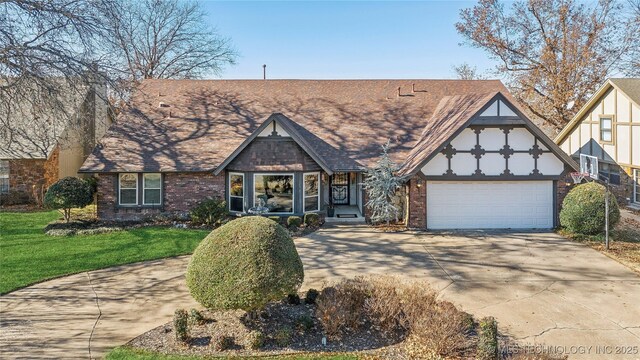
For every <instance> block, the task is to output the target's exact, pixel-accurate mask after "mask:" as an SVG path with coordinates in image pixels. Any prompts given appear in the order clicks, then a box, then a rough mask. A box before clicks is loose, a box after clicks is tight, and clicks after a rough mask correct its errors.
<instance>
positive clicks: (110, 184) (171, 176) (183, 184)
mask: <svg viewBox="0 0 640 360" xmlns="http://www.w3.org/2000/svg"><path fill="white" fill-rule="evenodd" d="M225 177H226V174H220V175H218V176H214V175H213V174H211V173H165V174H163V179H162V184H163V193H162V194H163V196H162V198H163V200H162V201H163V205H162V206H159V207H158V206H155V207H150V206H141V205H139V206H126V207H124V206H118V198H117V193H116V191H117V182H118V175H117V174H99V175H98V201H97V204H98V217H99V218H100V219H102V220H141V219H144V218H147V217H151V216H153V215H157V214H161V213H162V214H166V213H169V214H173V215H186V214H187V213H188V212H189V210H191V209H192V208H193V207H194V206H196V205H197V204H198V203H199V202H201V201H202V200H203V199H205V198H207V197H221V198H224V196H225ZM139 191H142V189H139Z"/></svg>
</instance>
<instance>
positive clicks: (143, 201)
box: [142, 173, 162, 206]
mask: <svg viewBox="0 0 640 360" xmlns="http://www.w3.org/2000/svg"><path fill="white" fill-rule="evenodd" d="M145 175H160V187H159V188H148V189H147V184H146V183H145V179H144V177H145ZM145 190H160V202H159V203H157V204H147V199H146V194H145ZM142 205H145V206H154V205H155V206H160V205H162V174H161V173H143V174H142Z"/></svg>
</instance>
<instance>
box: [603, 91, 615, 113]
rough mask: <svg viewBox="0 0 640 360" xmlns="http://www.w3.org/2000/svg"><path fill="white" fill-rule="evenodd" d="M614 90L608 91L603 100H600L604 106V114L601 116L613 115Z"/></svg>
mask: <svg viewBox="0 0 640 360" xmlns="http://www.w3.org/2000/svg"><path fill="white" fill-rule="evenodd" d="M614 92H615V90H611V91H609V92H608V93H607V94H606V95H605V96H604V99H602V102H603V105H604V112H603V114H615V97H614V94H613V93H614Z"/></svg>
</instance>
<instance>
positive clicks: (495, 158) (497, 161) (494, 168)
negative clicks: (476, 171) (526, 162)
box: [480, 153, 530, 175]
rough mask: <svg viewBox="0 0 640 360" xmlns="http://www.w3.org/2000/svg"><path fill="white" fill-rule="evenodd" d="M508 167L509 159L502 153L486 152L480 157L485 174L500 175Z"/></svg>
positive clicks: (481, 167) (481, 168)
mask: <svg viewBox="0 0 640 360" xmlns="http://www.w3.org/2000/svg"><path fill="white" fill-rule="evenodd" d="M529 157H530V156H529ZM506 168H507V160H506V159H505V158H504V156H502V155H500V154H496V153H491V154H484V156H482V157H481V158H480V170H482V172H483V173H484V174H485V175H500V174H502V173H503V172H504V170H505V169H506Z"/></svg>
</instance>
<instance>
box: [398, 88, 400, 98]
mask: <svg viewBox="0 0 640 360" xmlns="http://www.w3.org/2000/svg"><path fill="white" fill-rule="evenodd" d="M398 97H400V86H398Z"/></svg>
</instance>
